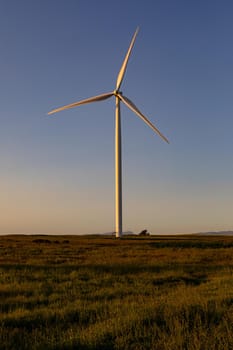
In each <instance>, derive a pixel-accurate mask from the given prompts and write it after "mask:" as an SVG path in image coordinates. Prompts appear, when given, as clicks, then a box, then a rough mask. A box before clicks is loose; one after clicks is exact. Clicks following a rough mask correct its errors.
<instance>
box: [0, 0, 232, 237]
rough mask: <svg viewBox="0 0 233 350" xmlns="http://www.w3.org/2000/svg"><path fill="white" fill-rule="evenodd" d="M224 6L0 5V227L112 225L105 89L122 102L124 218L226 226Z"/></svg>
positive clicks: (228, 94)
mask: <svg viewBox="0 0 233 350" xmlns="http://www.w3.org/2000/svg"><path fill="white" fill-rule="evenodd" d="M232 13H233V3H232V2H231V1H226V0H223V1H213V0H211V1H210V0H205V1H201V0H197V1H187V0H176V1H172V0H157V1H152V0H148V1H146V2H142V1H138V0H135V1H125V0H119V1H118V2H117V3H116V2H111V1H109V0H99V1H98V2H97V1H94V0H88V1H79V0H76V1H75V0H69V1H64V0H62V1H61V0H56V1H55V0H49V1H46V0H41V1H37V2H32V1H29V0H22V1H20V2H19V1H16V0H12V1H3V2H2V3H1V10H0V50H1V58H0V76H1V84H0V97H1V103H0V162H1V173H0V193H1V195H0V233H54V234H57V233H59V234H62V233H64V234H69V233H70V234H87V233H97V232H111V231H114V108H115V106H114V104H115V102H114V99H110V100H107V101H103V102H98V103H95V104H94V103H93V104H90V105H85V106H80V107H78V108H76V109H71V110H68V111H64V112H61V113H58V114H55V115H53V116H48V115H47V112H48V111H50V110H51V109H53V108H55V107H59V106H62V105H65V104H69V103H72V102H75V101H78V100H80V99H83V98H87V97H90V96H94V95H97V94H101V93H104V92H108V91H111V90H113V89H114V87H115V82H116V77H117V74H118V71H119V68H120V66H121V64H122V61H123V58H124V56H125V53H126V51H127V48H128V45H129V43H130V40H131V38H132V35H133V33H134V31H135V29H136V27H137V26H139V27H140V31H139V34H138V37H137V39H136V42H135V46H134V48H133V52H132V55H131V57H130V60H129V64H128V68H127V72H126V75H125V78H124V81H123V84H122V87H121V89H122V91H123V92H124V94H125V95H126V96H127V97H129V98H130V99H131V100H132V101H133V102H134V103H135V104H136V105H137V107H138V108H139V109H140V110H141V111H142V112H143V113H144V114H145V115H146V116H147V117H148V118H149V119H150V120H151V121H152V122H153V123H154V124H155V125H156V126H157V127H158V128H159V129H160V130H161V132H162V133H163V134H164V135H165V136H166V137H167V138H168V139H169V140H170V144H169V145H167V144H166V143H165V142H163V141H162V140H161V139H160V138H159V137H158V136H157V135H156V134H154V133H153V131H152V130H151V129H150V128H148V126H146V125H145V124H144V123H143V122H142V121H141V120H140V119H139V118H138V117H137V116H136V115H134V114H133V113H132V112H131V111H130V110H128V109H127V108H125V107H124V106H122V124H123V125H122V128H123V130H122V133H123V135H122V136H123V227H124V231H128V230H130V231H133V232H135V233H137V232H139V231H141V230H142V229H145V228H146V229H148V230H149V231H150V232H151V233H160V234H169V233H172V234H173V233H191V232H203V231H220V230H221V231H222V230H233V215H232V214H233V161H232V158H233V157H232V152H233V137H232V132H233V116H232V114H233V103H232V100H233V99H232V95H233V46H232V37H233V22H232Z"/></svg>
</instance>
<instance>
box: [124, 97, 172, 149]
mask: <svg viewBox="0 0 233 350" xmlns="http://www.w3.org/2000/svg"><path fill="white" fill-rule="evenodd" d="M117 96H118V97H119V99H120V100H121V101H122V102H124V104H125V105H126V106H127V107H128V108H129V109H131V110H132V111H133V112H134V113H136V114H137V115H138V116H139V117H140V118H141V119H142V120H143V121H144V122H145V123H146V124H147V125H149V127H151V129H152V130H154V131H155V132H156V133H157V134H158V135H159V136H160V137H161V138H162V139H163V140H164V141H166V142H167V143H169V141H168V139H167V138H166V137H165V136H164V135H163V134H162V133H161V132H160V131H159V130H158V129H157V128H156V127H155V126H154V125H153V124H152V123H151V122H150V121H149V120H148V119H147V118H146V117H145V116H144V115H143V114H142V113H141V112H140V111H139V109H138V108H137V107H136V106H135V104H134V103H133V102H132V101H130V100H129V99H128V98H127V97H125V96H122V95H121V94H117Z"/></svg>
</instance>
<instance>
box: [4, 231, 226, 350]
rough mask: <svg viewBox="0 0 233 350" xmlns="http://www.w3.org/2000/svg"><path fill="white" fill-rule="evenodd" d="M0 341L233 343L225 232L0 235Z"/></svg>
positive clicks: (210, 347) (162, 348)
mask: <svg viewBox="0 0 233 350" xmlns="http://www.w3.org/2000/svg"><path fill="white" fill-rule="evenodd" d="M0 349H1V350H6V349H7V350H9V349H12V350H16V349H17V350H22V349H28V350H34V349H40V350H46V349H48V350H49V349H50V350H52V349H54V350H55V349H57V350H59V349H60V350H71V349H77V350H90V349H101V350H104V349H122V350H123V349H124V350H127V349H132V350H139V349H148V350H149V349H150V350H153V349H155V350H168V349H169V350H176V349H180V350H185V349H186V350H194V349H195V350H197V349H198V350H214V349H222V350H223V349H224V350H226V349H233V237H200V236H199V237H195V236H190V237H185V236H183V237H167V238H164V237H150V238H141V239H140V238H130V237H129V238H126V237H125V238H123V239H122V240H116V239H114V238H112V237H75V236H2V237H0Z"/></svg>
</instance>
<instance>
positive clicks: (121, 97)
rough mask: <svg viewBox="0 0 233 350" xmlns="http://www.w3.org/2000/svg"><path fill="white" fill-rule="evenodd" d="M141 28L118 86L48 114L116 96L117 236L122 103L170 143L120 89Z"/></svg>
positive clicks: (118, 229) (119, 228) (118, 225)
mask: <svg viewBox="0 0 233 350" xmlns="http://www.w3.org/2000/svg"><path fill="white" fill-rule="evenodd" d="M138 30H139V28H137V29H136V31H135V33H134V36H133V38H132V40H131V43H130V46H129V48H128V51H127V53H126V56H125V59H124V61H123V64H122V66H121V69H120V71H119V73H118V76H117V81H116V88H115V90H114V91H112V92H107V93H104V94H101V95H98V96H94V97H90V98H87V99H85V100H81V101H78V102H75V103H71V104H69V105H66V106H63V107H59V108H56V109H53V110H52V111H50V112H49V113H48V114H53V113H56V112H60V111H64V110H65V109H69V108H74V107H77V106H80V105H83V104H86V103H91V102H98V101H102V100H106V99H108V98H110V97H112V96H115V100H116V112H115V232H116V237H117V238H120V237H121V235H122V160H121V112H120V103H121V102H123V103H124V104H125V105H126V106H127V107H128V108H129V109H131V110H132V111H133V112H134V113H135V114H136V115H137V116H138V117H140V118H141V119H142V120H143V121H144V122H145V123H146V124H147V125H148V126H149V127H150V128H151V129H152V130H154V131H155V132H156V133H157V134H158V135H159V136H160V137H161V138H162V139H163V140H164V141H166V142H167V143H169V141H168V139H167V138H166V137H165V136H164V135H163V134H162V133H161V132H160V131H159V130H158V129H157V128H156V127H155V126H154V125H153V124H152V123H151V122H150V121H149V120H148V119H147V118H146V117H145V116H144V115H143V114H142V113H141V112H140V110H139V109H138V108H137V107H136V106H135V104H134V103H133V102H132V101H130V99H129V98H127V97H126V96H124V95H123V94H122V92H121V91H120V87H121V84H122V81H123V78H124V75H125V71H126V68H127V64H128V60H129V57H130V54H131V51H132V48H133V46H134V42H135V39H136V36H137V34H138Z"/></svg>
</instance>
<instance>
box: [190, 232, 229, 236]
mask: <svg viewBox="0 0 233 350" xmlns="http://www.w3.org/2000/svg"><path fill="white" fill-rule="evenodd" d="M195 235H200V236H233V231H217V232H216V231H213V232H211V231H210V232H198V233H195Z"/></svg>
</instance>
